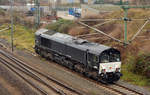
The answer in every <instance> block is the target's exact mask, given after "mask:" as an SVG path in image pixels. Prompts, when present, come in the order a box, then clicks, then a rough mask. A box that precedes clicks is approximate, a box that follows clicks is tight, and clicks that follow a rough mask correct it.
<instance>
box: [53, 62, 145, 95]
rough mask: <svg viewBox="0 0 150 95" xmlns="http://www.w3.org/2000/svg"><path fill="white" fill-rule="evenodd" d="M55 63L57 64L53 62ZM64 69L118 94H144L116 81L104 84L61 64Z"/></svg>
mask: <svg viewBox="0 0 150 95" xmlns="http://www.w3.org/2000/svg"><path fill="white" fill-rule="evenodd" d="M53 64H55V63H54V62H53ZM55 65H57V66H60V65H59V64H55ZM61 67H62V68H63V69H65V70H66V71H69V72H72V73H74V74H76V75H78V76H80V77H82V78H84V79H86V80H88V81H89V82H92V83H95V86H96V87H98V88H103V89H105V90H106V91H109V92H112V93H114V94H116V95H144V94H143V93H142V92H138V91H136V90H133V89H130V88H128V87H125V86H123V85H120V84H117V83H114V84H103V83H101V82H99V81H97V80H94V79H92V78H88V77H85V76H84V75H82V74H80V73H77V72H76V71H73V70H70V69H68V68H67V67H64V66H61Z"/></svg>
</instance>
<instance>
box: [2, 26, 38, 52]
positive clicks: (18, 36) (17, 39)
mask: <svg viewBox="0 0 150 95" xmlns="http://www.w3.org/2000/svg"><path fill="white" fill-rule="evenodd" d="M7 26H8V25H7V24H5V25H3V26H1V27H0V29H3V28H4V27H7ZM14 29H15V31H14V46H15V47H16V48H17V49H28V50H30V51H34V49H33V47H34V32H35V30H34V29H29V28H26V27H24V26H21V25H15V26H14ZM0 38H3V39H6V40H8V42H10V41H11V39H10V30H7V31H3V32H0Z"/></svg>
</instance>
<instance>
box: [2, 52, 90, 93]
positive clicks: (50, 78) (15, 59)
mask: <svg viewBox="0 0 150 95" xmlns="http://www.w3.org/2000/svg"><path fill="white" fill-rule="evenodd" d="M0 53H1V54H3V55H4V56H5V57H7V58H9V59H10V60H11V61H13V62H15V63H16V64H18V65H19V66H21V65H23V66H24V67H26V68H28V69H30V70H32V71H34V72H36V73H38V74H40V75H41V76H43V77H45V78H46V79H48V80H50V81H53V82H55V83H56V84H57V85H60V86H62V87H64V88H66V89H68V90H70V91H72V92H74V93H77V94H78V95H88V94H85V93H82V92H80V91H78V90H76V89H74V88H72V87H68V86H67V85H65V84H63V83H62V82H60V81H58V80H56V79H54V78H53V77H51V76H48V75H45V74H43V73H41V72H39V71H37V70H35V69H33V68H32V67H31V66H29V65H27V64H25V63H24V62H23V61H21V60H19V59H17V58H15V57H13V56H11V55H8V54H6V53H5V52H3V51H1V50H0Z"/></svg>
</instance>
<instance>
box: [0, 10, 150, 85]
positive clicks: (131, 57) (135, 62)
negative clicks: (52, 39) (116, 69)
mask: <svg viewBox="0 0 150 95" xmlns="http://www.w3.org/2000/svg"><path fill="white" fill-rule="evenodd" d="M149 15H150V12H149V11H148V10H147V9H137V10H129V18H134V19H136V18H149V17H148V16H149ZM122 16H123V12H122V11H116V12H113V13H111V14H110V13H109V14H105V15H102V16H96V17H87V18H100V17H101V18H102V17H103V18H122ZM98 23H100V22H87V24H88V25H91V26H93V25H95V24H98ZM143 23H144V21H129V22H128V40H130V38H131V37H132V36H133V35H134V34H135V33H136V32H137V31H138V29H139V28H140V26H141V25H142V24H143ZM2 24H3V25H2V26H0V29H3V28H4V27H7V26H8V24H4V23H2ZM46 28H49V29H53V30H56V31H59V32H62V33H68V34H70V35H73V36H78V35H83V34H90V33H95V32H94V31H93V30H90V29H88V28H87V27H83V26H81V25H79V24H78V23H76V22H73V21H68V20H62V19H61V20H59V21H58V22H56V23H53V24H50V25H48V26H47V27H46ZM98 29H100V30H102V31H105V33H107V34H109V35H111V36H113V37H116V38H118V39H120V40H123V36H124V34H123V31H124V28H123V21H114V22H111V23H108V24H105V25H103V26H100V27H98ZM149 29H150V26H149V24H148V25H147V26H145V28H144V30H143V31H142V32H141V34H140V35H139V36H138V37H137V38H136V39H135V40H134V41H133V42H132V43H131V44H130V45H128V46H126V47H124V46H123V45H121V44H118V43H116V42H114V41H113V40H110V39H107V38H105V37H103V36H102V35H97V34H96V35H92V36H90V37H85V39H88V40H90V41H93V42H98V43H101V44H105V45H109V46H112V47H115V48H118V49H119V50H120V51H121V53H122V61H123V66H122V72H123V74H124V76H123V77H122V80H125V81H128V82H130V83H132V84H135V85H139V86H144V87H146V88H149V87H150V84H149V83H150V80H149V72H150V71H149V70H150V68H149V66H150V63H149V62H150V60H149V58H150V57H149V53H150V52H149V48H150V39H149V36H150V32H149ZM34 32H35V29H34V28H31V27H27V26H25V25H19V24H17V23H16V25H15V32H14V45H15V47H16V48H17V49H21V50H29V51H31V52H34V49H33V47H34ZM0 38H1V39H5V40H7V41H8V42H10V31H9V30H7V31H5V32H1V33H0ZM2 42H3V41H2Z"/></svg>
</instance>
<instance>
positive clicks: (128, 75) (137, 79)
mask: <svg viewBox="0 0 150 95" xmlns="http://www.w3.org/2000/svg"><path fill="white" fill-rule="evenodd" d="M129 67H130V65H129V64H123V65H122V73H123V77H122V78H121V79H122V80H125V81H127V82H129V83H132V84H134V85H138V86H150V80H149V79H148V78H146V77H145V76H142V75H139V74H135V73H133V72H132V71H130V70H129V69H128V68H129Z"/></svg>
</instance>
